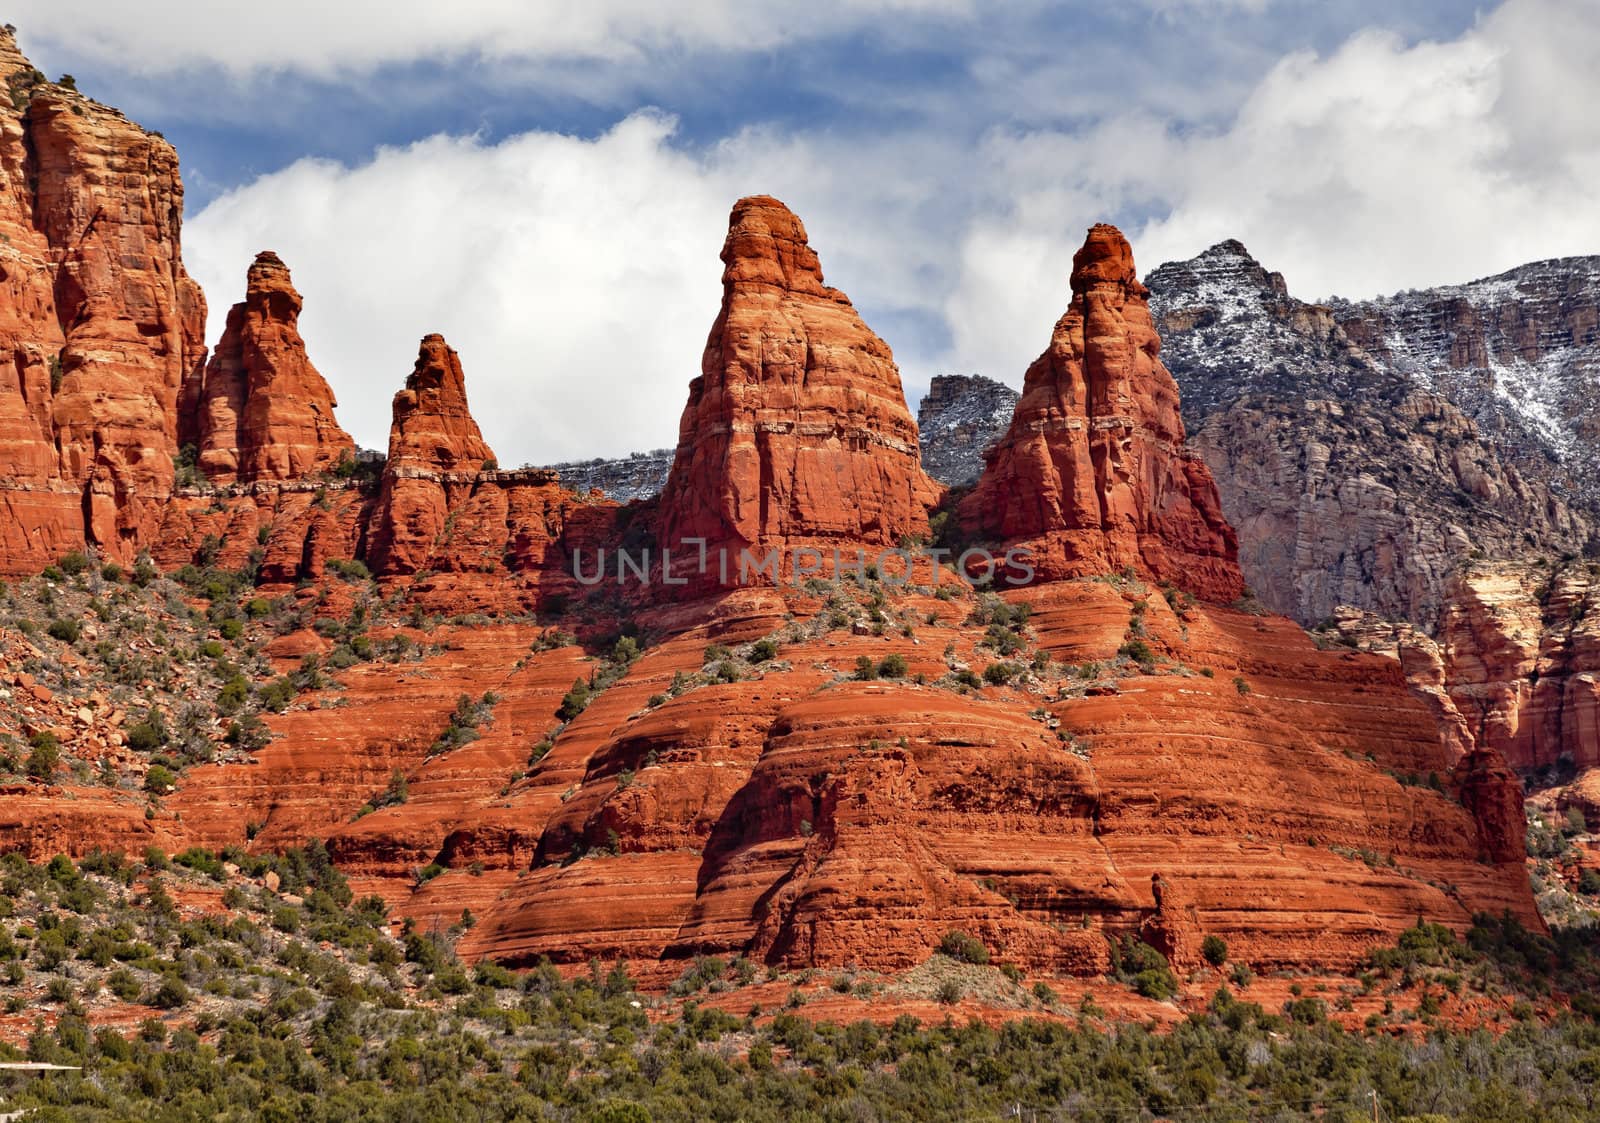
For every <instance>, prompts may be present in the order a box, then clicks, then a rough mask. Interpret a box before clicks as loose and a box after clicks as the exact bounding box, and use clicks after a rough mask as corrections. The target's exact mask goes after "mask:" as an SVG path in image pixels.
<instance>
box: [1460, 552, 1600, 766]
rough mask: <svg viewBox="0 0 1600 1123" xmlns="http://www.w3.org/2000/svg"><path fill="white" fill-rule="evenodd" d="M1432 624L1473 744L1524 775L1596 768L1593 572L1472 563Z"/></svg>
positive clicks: (1599, 606)
mask: <svg viewBox="0 0 1600 1123" xmlns="http://www.w3.org/2000/svg"><path fill="white" fill-rule="evenodd" d="M1450 592H1451V596H1450V599H1449V603H1448V605H1447V606H1446V609H1445V612H1444V615H1443V618H1442V620H1441V622H1440V625H1439V644H1440V647H1441V648H1442V649H1443V652H1444V655H1445V660H1446V664H1447V668H1448V677H1447V688H1448V690H1449V693H1450V697H1451V699H1452V701H1453V702H1454V703H1455V706H1456V709H1457V710H1458V711H1459V713H1460V714H1461V716H1462V718H1463V719H1464V721H1465V722H1466V724H1467V727H1468V728H1469V729H1470V730H1471V731H1472V734H1473V736H1474V738H1475V740H1476V742H1477V743H1478V744H1479V745H1482V746H1485V747H1490V748H1493V749H1496V750H1498V751H1499V752H1501V753H1502V754H1503V755H1504V756H1505V758H1506V760H1507V761H1509V762H1510V764H1511V765H1512V767H1514V768H1516V769H1518V770H1519V771H1522V772H1524V773H1534V772H1540V771H1545V772H1550V773H1557V772H1560V771H1563V770H1573V769H1576V770H1578V771H1582V770H1585V769H1590V768H1594V767H1596V766H1600V572H1597V570H1596V567H1595V566H1594V565H1593V564H1592V563H1584V562H1581V561H1570V562H1557V561H1553V560H1547V561H1545V562H1543V563H1541V564H1520V565H1518V564H1498V565H1488V564H1479V565H1475V566H1473V567H1471V568H1470V569H1468V570H1467V571H1466V572H1464V573H1463V574H1462V575H1461V576H1460V577H1459V578H1457V579H1456V580H1455V581H1454V582H1453V583H1452V586H1451V590H1450Z"/></svg>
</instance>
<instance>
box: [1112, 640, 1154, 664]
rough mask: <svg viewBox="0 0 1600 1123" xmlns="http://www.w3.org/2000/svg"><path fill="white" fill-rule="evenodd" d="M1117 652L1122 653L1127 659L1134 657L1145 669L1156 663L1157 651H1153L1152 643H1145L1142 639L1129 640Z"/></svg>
mask: <svg viewBox="0 0 1600 1123" xmlns="http://www.w3.org/2000/svg"><path fill="white" fill-rule="evenodd" d="M1117 654H1118V655H1121V656H1122V657H1123V658H1125V659H1132V660H1133V661H1134V662H1135V663H1137V664H1139V666H1141V667H1143V668H1144V669H1145V670H1149V669H1150V668H1151V667H1153V666H1155V665H1156V653H1155V652H1154V651H1152V650H1151V648H1150V645H1149V644H1148V643H1145V642H1144V640H1142V639H1131V640H1129V641H1128V642H1127V643H1125V644H1123V645H1122V646H1121V647H1119V648H1117Z"/></svg>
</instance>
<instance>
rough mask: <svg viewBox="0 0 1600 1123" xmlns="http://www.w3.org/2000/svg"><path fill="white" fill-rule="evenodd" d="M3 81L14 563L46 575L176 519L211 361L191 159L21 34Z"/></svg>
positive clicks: (4, 62) (6, 387) (6, 47)
mask: <svg viewBox="0 0 1600 1123" xmlns="http://www.w3.org/2000/svg"><path fill="white" fill-rule="evenodd" d="M0 78H3V79H4V81H5V84H6V87H7V92H8V93H9V95H10V96H9V97H8V98H5V99H0V176H3V177H4V182H3V185H0V230H3V232H4V233H5V234H6V235H7V238H6V241H5V242H4V243H3V246H0V273H3V275H4V279H3V281H0V304H3V307H0V349H3V350H4V351H5V352H6V355H5V359H6V361H5V362H4V363H3V364H0V365H3V366H4V368H5V374H4V375H0V431H3V433H4V435H5V436H6V438H7V448H8V457H10V458H11V461H10V464H8V468H7V472H6V474H5V478H4V481H3V483H0V492H3V504H4V510H5V513H6V515H7V516H8V517H7V518H6V520H5V522H6V524H7V525H6V527H5V529H4V531H0V535H3V539H0V546H3V547H4V557H3V565H4V567H5V568H6V569H7V570H8V571H10V572H18V571H26V570H30V569H37V568H38V566H39V564H41V563H42V562H43V561H46V560H49V559H51V558H53V557H55V556H57V555H58V554H60V553H61V552H63V551H65V550H67V549H72V548H75V547H79V546H82V545H84V544H85V543H88V544H90V545H94V546H96V547H98V548H99V549H101V550H102V551H103V552H105V553H106V554H108V555H110V556H113V557H116V558H119V559H127V558H131V557H132V555H133V553H134V552H135V551H136V550H137V548H138V547H139V545H141V544H142V543H144V542H146V541H149V540H150V539H151V538H152V537H153V536H154V534H155V531H156V529H157V528H158V527H159V525H160V520H161V516H162V504H163V503H164V501H165V499H166V497H167V496H168V495H169V494H170V493H171V490H172V481H173V456H174V454H175V453H176V452H177V424H176V418H177V399H178V392H179V387H180V385H181V384H182V382H183V380H184V379H185V378H186V377H189V376H190V375H191V373H192V372H193V371H194V370H195V369H196V368H197V367H198V366H199V365H200V364H201V363H202V362H203V360H204V354H205V348H204V332H203V329H204V323H205V301H204V298H203V297H202V296H201V293H200V290H199V287H198V286H197V285H195V283H194V282H193V281H192V280H191V279H190V278H189V276H188V275H187V274H186V273H185V272H184V269H183V261H182V256H181V253H180V241H179V224H180V221H181V217H180V216H181V214H182V210H183V185H182V183H181V182H180V180H179V178H178V158H177V154H176V153H175V152H174V151H173V149H172V146H171V145H170V144H168V143H167V142H166V141H165V140H163V139H161V138H160V137H159V136H156V135H154V134H151V133H147V132H145V131H144V130H143V129H141V128H139V126H137V125H135V124H134V123H133V122H131V121H129V120H127V118H125V117H123V116H122V115H121V114H120V113H118V112H116V111H115V110H113V109H109V108H107V107H106V106H103V105H100V104H99V103H97V102H94V101H91V100H89V99H88V98H85V97H83V96H82V95H80V94H78V93H77V92H76V91H75V90H72V89H70V88H68V87H64V86H59V85H52V84H49V83H47V82H45V81H44V77H43V75H42V74H40V73H39V72H38V71H37V70H35V69H34V68H33V67H32V65H31V64H29V63H28V61H27V60H26V59H25V58H23V57H22V55H21V54H20V53H19V52H18V51H17V48H16V42H15V38H14V36H13V35H12V34H11V33H10V32H4V33H0ZM13 442H15V443H13ZM11 464H14V469H13V468H12V467H11V466H10V465H11Z"/></svg>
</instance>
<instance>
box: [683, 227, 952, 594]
mask: <svg viewBox="0 0 1600 1123" xmlns="http://www.w3.org/2000/svg"><path fill="white" fill-rule="evenodd" d="M722 261H723V264H724V266H725V268H724V270H723V274H722V309H721V311H720V312H719V314H718V315H717V319H716V322H715V323H714V324H713V325H712V327H711V335H710V338H709V339H708V340H707V341H706V350H705V356H704V358H703V359H702V360H701V368H700V369H701V374H700V377H699V378H697V379H695V380H694V381H693V382H692V383H691V384H690V387H689V402H688V405H687V406H685V407H684V411H683V418H682V421H681V422H680V425H679V440H678V449H677V455H676V457H675V459H674V461H673V465H672V471H671V474H670V476H669V477H668V479H667V485H666V488H665V489H664V490H663V492H662V495H661V506H660V528H661V529H660V533H659V534H658V536H657V540H658V542H659V543H660V544H661V545H662V546H663V547H665V548H666V549H668V550H669V551H672V552H673V553H674V554H677V555H679V556H680V557H681V558H682V559H683V560H685V561H687V560H689V558H688V557H687V555H689V554H692V553H693V552H694V551H693V549H692V548H688V547H685V546H684V545H683V544H684V543H686V542H689V541H690V540H695V539H700V540H704V542H705V543H706V549H707V552H708V555H709V556H712V557H721V556H726V557H728V558H730V559H731V562H730V568H731V565H732V560H736V559H737V557H738V555H739V553H740V551H742V550H745V549H750V550H751V551H752V553H754V554H765V552H766V551H767V550H769V549H771V548H780V549H781V548H783V547H790V546H795V545H799V544H816V545H820V546H823V547H831V546H833V545H839V544H858V543H859V544H864V545H876V546H894V545H896V544H897V543H898V542H899V541H900V540H901V538H903V537H905V536H907V535H915V534H922V533H926V531H927V527H928V519H927V511H928V508H929V507H930V506H931V505H933V504H934V503H935V502H937V500H938V495H939V488H938V485H936V484H935V483H934V482H933V481H932V480H930V479H929V478H928V477H927V475H925V474H924V472H923V470H922V466H921V464H920V461H919V457H918V443H917V423H916V422H915V421H914V420H913V419H912V417H911V411H910V410H909V409H908V408H907V407H906V402H905V394H904V391H903V390H902V389H901V386H900V373H899V370H898V368H896V366H895V363H894V356H893V354H892V353H891V352H890V350H889V346H888V344H886V343H884V342H883V340H881V339H879V338H878V337H877V336H876V335H874V334H873V333H872V331H871V330H870V329H869V328H868V327H867V326H866V324H864V323H863V322H862V321H861V317H860V316H858V315H857V314H856V311H855V309H854V308H853V307H851V304H850V301H849V298H848V297H846V296H845V295H844V293H842V292H840V291H839V290H838V289H834V288H829V287H828V286H827V285H825V284H824V283H823V279H822V267H821V265H820V264H819V262H818V260H817V255H816V253H815V251H813V250H812V249H811V246H810V244H809V243H808V242H807V240H806V231H805V227H804V226H803V225H802V224H801V222H800V220H799V218H797V217H796V216H795V215H794V214H793V213H792V212H790V210H789V209H788V208H787V207H785V206H784V205H783V204H782V203H780V202H779V201H778V200H776V199H773V198H770V197H767V196H753V197H751V198H746V199H741V200H739V201H738V202H737V203H735V204H734V207H733V213H732V215H731V217H730V219H729V224H728V237H727V240H726V242H724V244H723V247H722ZM677 567H678V562H677V560H676V559H675V561H674V568H675V569H676V568H677ZM711 568H712V569H713V571H714V572H713V573H712V574H711V578H712V579H713V582H715V580H716V578H717V577H718V573H717V572H715V571H716V570H717V569H718V568H719V567H717V566H715V565H713V566H712V567H711ZM730 580H733V581H736V580H737V575H736V574H733V573H730Z"/></svg>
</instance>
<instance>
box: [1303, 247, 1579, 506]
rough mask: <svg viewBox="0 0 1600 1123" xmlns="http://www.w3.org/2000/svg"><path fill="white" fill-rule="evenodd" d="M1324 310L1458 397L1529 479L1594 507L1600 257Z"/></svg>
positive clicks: (1378, 354)
mask: <svg viewBox="0 0 1600 1123" xmlns="http://www.w3.org/2000/svg"><path fill="white" fill-rule="evenodd" d="M1329 310H1330V312H1331V313H1332V315H1333V317H1334V319H1336V320H1337V321H1338V323H1339V325H1340V326H1341V327H1342V328H1343V329H1344V331H1345V332H1346V333H1347V334H1348V335H1349V336H1350V338H1351V339H1353V340H1354V341H1355V342H1356V343H1357V344H1359V345H1360V346H1361V347H1363V348H1364V349H1365V350H1366V351H1367V352H1368V353H1370V354H1371V355H1373V356H1374V357H1375V358H1376V359H1378V361H1380V362H1383V363H1385V364H1386V365H1389V366H1391V367H1393V368H1394V369H1396V370H1398V371H1401V372H1403V373H1404V374H1406V375H1407V376H1408V377H1409V378H1411V379H1412V380H1413V381H1415V382H1416V383H1417V384H1418V385H1421V386H1423V387H1425V388H1428V389H1430V390H1433V391H1435V392H1436V393H1439V394H1442V395H1444V396H1445V397H1447V398H1449V399H1450V400H1451V401H1453V402H1454V403H1456V405H1457V406H1459V407H1460V409H1461V410H1462V412H1464V413H1466V414H1467V416H1469V417H1471V418H1472V419H1473V420H1474V421H1475V422H1476V423H1477V425H1478V427H1479V428H1480V429H1481V430H1482V431H1483V433H1484V434H1485V435H1486V437H1487V438H1488V440H1489V441H1491V442H1492V443H1493V444H1494V445H1495V447H1496V448H1497V449H1499V450H1500V453H1501V457H1502V459H1504V460H1506V461H1507V462H1509V463H1511V464H1514V465H1516V466H1517V468H1518V469H1520V470H1521V471H1522V472H1523V474H1524V475H1525V476H1528V477H1529V478H1531V479H1536V480H1538V481H1540V482H1542V483H1548V485H1549V486H1550V488H1551V490H1553V491H1557V492H1560V493H1563V494H1569V495H1571V496H1572V497H1573V498H1574V501H1575V502H1576V503H1577V504H1578V505H1581V506H1583V507H1585V508H1587V509H1588V510H1590V511H1595V510H1600V395H1597V394H1596V390H1597V389H1600V257H1569V258H1561V259H1557V260H1552V261H1539V262H1533V263H1531V264H1528V265H1523V266H1519V267H1518V268H1516V269H1512V270H1509V271H1508V272H1505V273H1501V274H1499V275H1497V276H1494V277H1486V278H1484V279H1482V280H1479V281H1472V282H1469V283H1467V284H1463V285H1446V286H1441V287H1439V288H1434V289H1424V290H1421V291H1413V292H1402V293H1396V294H1395V295H1394V296H1390V297H1385V298H1382V299H1379V300H1370V301H1361V302H1358V303H1351V302H1348V301H1341V300H1335V301H1333V302H1332V303H1331V304H1330V309H1329Z"/></svg>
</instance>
